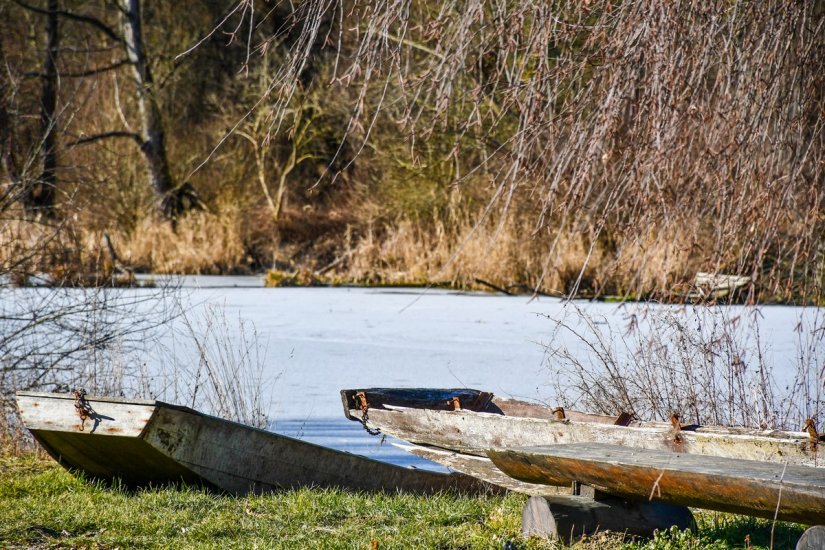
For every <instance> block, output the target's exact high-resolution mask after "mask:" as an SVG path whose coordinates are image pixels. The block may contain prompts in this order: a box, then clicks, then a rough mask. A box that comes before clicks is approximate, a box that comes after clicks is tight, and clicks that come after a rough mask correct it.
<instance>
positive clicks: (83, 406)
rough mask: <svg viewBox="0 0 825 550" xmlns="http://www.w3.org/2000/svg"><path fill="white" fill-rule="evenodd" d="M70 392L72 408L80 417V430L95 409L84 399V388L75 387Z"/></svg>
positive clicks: (83, 427)
mask: <svg viewBox="0 0 825 550" xmlns="http://www.w3.org/2000/svg"><path fill="white" fill-rule="evenodd" d="M72 394H73V395H74V409H75V411H77V415H78V416H79V417H80V431H81V432H82V431H83V430H84V429H85V427H86V420H87V419H88V418H91V417H93V416H94V415H95V411H94V409H93V408H92V406H91V405H90V404H89V402H88V401H87V400H86V390H84V389H83V388H79V389H75V390H74V391H73V392H72ZM92 431H94V430H92Z"/></svg>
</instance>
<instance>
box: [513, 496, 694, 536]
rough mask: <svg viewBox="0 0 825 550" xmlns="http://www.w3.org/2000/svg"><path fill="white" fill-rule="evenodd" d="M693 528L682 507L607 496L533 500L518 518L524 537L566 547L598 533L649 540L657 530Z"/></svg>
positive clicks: (558, 497) (540, 497)
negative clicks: (532, 537) (640, 537)
mask: <svg viewBox="0 0 825 550" xmlns="http://www.w3.org/2000/svg"><path fill="white" fill-rule="evenodd" d="M694 525H695V522H694V519H693V514H692V513H691V512H690V510H688V509H687V508H686V507H684V506H677V505H673V504H665V503H663V502H644V501H642V502H631V501H626V500H623V499H621V498H618V497H610V496H602V497H599V498H598V499H593V498H588V497H586V496H563V495H558V496H548V497H542V496H532V497H530V499H529V500H528V501H527V503H526V504H525V505H524V509H523V510H522V514H521V534H522V535H523V536H525V537H531V536H538V537H542V538H546V539H551V540H559V539H560V540H561V541H562V542H563V543H565V544H573V543H574V542H576V541H577V540H578V539H580V538H581V537H582V536H585V535H588V536H589V535H593V534H595V533H596V532H601V531H612V532H615V533H627V534H629V535H635V536H642V537H652V536H653V532H654V531H656V530H660V531H663V530H665V529H670V528H671V527H672V526H676V527H677V528H679V529H689V528H691V527H693V526H694Z"/></svg>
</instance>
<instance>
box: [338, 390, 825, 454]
mask: <svg viewBox="0 0 825 550" xmlns="http://www.w3.org/2000/svg"><path fill="white" fill-rule="evenodd" d="M493 408H497V409H498V410H499V411H501V412H474V411H470V410H463V409H462V410H458V411H450V410H433V409H430V408H426V406H421V407H407V406H404V407H402V406H395V405H392V404H389V403H385V404H384V405H383V406H382V407H381V408H375V409H373V408H370V409H369V411H368V413H369V421H368V426H369V427H370V428H373V429H378V430H380V431H381V432H383V433H386V434H389V435H392V436H394V437H397V438H399V439H403V440H405V441H409V442H411V443H416V444H421V445H427V446H433V447H440V448H443V449H448V450H452V451H457V452H461V453H465V454H473V455H477V456H484V452H485V450H486V449H495V448H508V447H519V446H530V445H542V444H566V443H586V442H603V443H611V444H616V445H626V446H629V447H639V448H643V449H651V450H664V451H671V452H679V453H691V454H701V455H708V456H720V457H728V458H743V459H747V460H760V461H766V462H788V463H790V464H793V465H800V466H811V467H822V466H825V459H823V458H821V457H820V456H819V455H820V454H821V453H820V452H819V451H818V450H817V449H819V448H825V444H821V445H818V446H817V447H813V446H812V445H811V441H810V438H809V436H808V434H807V433H805V432H783V431H778V430H749V429H741V428H723V427H695V426H686V427H683V428H682V429H681V431H680V432H678V433H676V432H675V430H674V428H673V426H671V425H669V424H664V423H660V422H649V423H647V422H646V423H640V422H635V423H632V424H630V425H628V426H621V425H616V424H614V422H615V420H616V417H604V416H599V415H582V414H580V413H575V412H572V411H570V412H566V413H565V414H566V417H567V418H565V419H564V420H558V419H556V418H554V417H553V415H552V414H551V411H552V409H550V408H549V407H545V406H541V405H531V404H527V403H524V402H516V403H514V402H513V400H502V399H498V398H495V399H493V400H492V401H491V402H490V404H489V405H488V407H487V408H486V410H488V411H489V410H492V409H493ZM508 410H509V411H513V412H517V413H518V414H519V415H528V416H509V415H507V414H504V411H508ZM359 414H360V412H359V411H349V412H348V415H349V416H350V417H356V418H360V416H359Z"/></svg>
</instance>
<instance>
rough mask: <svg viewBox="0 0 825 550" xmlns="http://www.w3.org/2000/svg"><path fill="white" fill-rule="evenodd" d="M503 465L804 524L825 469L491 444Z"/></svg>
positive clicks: (511, 471)
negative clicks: (497, 447) (502, 447)
mask: <svg viewBox="0 0 825 550" xmlns="http://www.w3.org/2000/svg"><path fill="white" fill-rule="evenodd" d="M488 456H489V457H490V458H491V459H492V460H493V462H494V463H495V464H496V466H498V467H499V468H500V469H501V470H502V471H503V472H504V473H506V474H507V475H509V476H512V477H514V478H516V479H519V480H522V481H526V482H530V483H548V484H551V485H559V484H566V483H569V482H570V481H571V480H576V481H580V482H582V483H586V484H588V485H590V486H592V487H594V488H596V489H598V490H601V491H604V492H606V493H609V494H612V495H618V496H621V497H626V498H630V499H636V500H642V501H646V500H656V501H661V502H666V503H671V504H680V505H685V506H695V507H697V508H707V509H711V510H720V511H723V512H734V513H739V514H747V515H751V516H758V517H763V518H768V519H773V518H774V517H776V518H777V519H781V520H786V521H796V522H800V523H806V524H822V523H825V469H823V468H812V467H809V466H795V465H788V464H775V463H769V462H762V461H757V460H743V459H736V458H722V457H717V456H703V455H691V454H685V453H672V452H662V451H654V450H647V449H636V448H631V447H623V446H620V445H608V444H604V443H575V444H568V445H547V446H538V447H522V448H518V449H501V450H490V451H488Z"/></svg>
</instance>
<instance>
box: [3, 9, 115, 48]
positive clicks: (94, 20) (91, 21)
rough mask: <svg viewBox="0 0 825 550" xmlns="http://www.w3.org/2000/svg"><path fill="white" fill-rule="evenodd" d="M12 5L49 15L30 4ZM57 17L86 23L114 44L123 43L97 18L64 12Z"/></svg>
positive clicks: (59, 12) (46, 11) (58, 11)
mask: <svg viewBox="0 0 825 550" xmlns="http://www.w3.org/2000/svg"><path fill="white" fill-rule="evenodd" d="M14 3H15V4H17V5H18V6H20V7H21V8H23V9H26V10H29V11H32V12H34V13H39V14H40V15H49V13H50V12H49V10H46V9H43V8H38V7H37V6H32V5H31V4H27V3H25V2H23V1H22V0H14ZM56 13H57V15H59V16H61V17H65V18H66V19H71V20H72V21H77V22H79V23H86V24H87V25H91V26H92V27H94V28H96V29H97V30H99V31H100V32H102V33H103V34H105V35H106V36H108V37H109V38H111V39H112V40H114V41H115V42H123V38H122V37H121V36H120V35H119V34H117V33H116V32H115V31H114V30H113V29H112V27H110V26H109V25H107V24H106V23H104V22H103V21H101V20H100V19H98V18H97V17H92V16H91V15H81V14H79V13H72V12H70V11H66V10H57V11H56Z"/></svg>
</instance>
